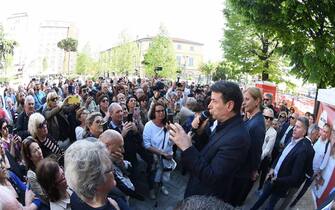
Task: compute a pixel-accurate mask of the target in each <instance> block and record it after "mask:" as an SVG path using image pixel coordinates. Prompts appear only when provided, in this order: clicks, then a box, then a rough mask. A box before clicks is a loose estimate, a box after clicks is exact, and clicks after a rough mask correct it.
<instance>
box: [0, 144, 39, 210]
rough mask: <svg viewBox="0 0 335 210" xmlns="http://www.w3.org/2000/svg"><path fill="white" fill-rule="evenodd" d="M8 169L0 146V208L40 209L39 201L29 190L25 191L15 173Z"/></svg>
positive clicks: (25, 187) (24, 185) (23, 185)
mask: <svg viewBox="0 0 335 210" xmlns="http://www.w3.org/2000/svg"><path fill="white" fill-rule="evenodd" d="M9 167H10V166H9V162H8V160H7V158H6V156H5V155H4V150H3V148H2V147H1V146H0V207H2V208H3V209H6V208H10V209H22V208H23V209H29V210H36V209H38V208H39V207H41V200H40V199H38V198H35V194H34V193H33V192H32V191H31V190H27V186H26V184H24V183H23V182H22V181H21V180H20V178H19V177H18V176H16V174H15V173H13V172H12V171H9V170H8V168H9ZM23 205H25V206H24V207H23Z"/></svg>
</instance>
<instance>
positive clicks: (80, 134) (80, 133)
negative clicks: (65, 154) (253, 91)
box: [75, 107, 90, 140]
mask: <svg viewBox="0 0 335 210" xmlns="http://www.w3.org/2000/svg"><path fill="white" fill-rule="evenodd" d="M89 113H90V112H89V111H88V110H87V109H86V108H85V107H82V108H80V109H78V110H77V112H76V119H77V120H78V122H80V125H78V126H77V127H76V129H75V133H76V139H77V140H81V139H83V138H84V134H85V129H86V118H87V115H88V114H89Z"/></svg>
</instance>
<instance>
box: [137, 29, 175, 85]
mask: <svg viewBox="0 0 335 210" xmlns="http://www.w3.org/2000/svg"><path fill="white" fill-rule="evenodd" d="M143 63H144V64H145V74H146V76H149V77H154V76H155V71H154V69H155V67H158V66H160V67H162V68H163V70H162V71H159V72H157V76H158V77H165V78H170V79H175V78H176V71H177V70H178V66H177V62H176V54H175V52H174V48H173V44H172V41H171V39H170V38H169V37H168V36H167V32H166V30H164V29H163V28H162V27H161V28H160V33H159V34H158V35H157V36H156V37H154V38H153V40H152V42H151V43H150V47H149V49H148V51H147V53H146V54H145V55H144V62H143Z"/></svg>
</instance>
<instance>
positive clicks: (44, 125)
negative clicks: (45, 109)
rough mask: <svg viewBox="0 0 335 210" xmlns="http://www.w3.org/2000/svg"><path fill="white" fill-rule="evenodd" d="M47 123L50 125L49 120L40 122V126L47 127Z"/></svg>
mask: <svg viewBox="0 0 335 210" xmlns="http://www.w3.org/2000/svg"><path fill="white" fill-rule="evenodd" d="M47 125H48V124H47V122H46V121H44V122H42V123H40V124H39V125H38V128H46V127H47Z"/></svg>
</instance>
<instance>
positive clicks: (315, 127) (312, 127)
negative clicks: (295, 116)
mask: <svg viewBox="0 0 335 210" xmlns="http://www.w3.org/2000/svg"><path fill="white" fill-rule="evenodd" d="M315 131H320V128H319V126H318V124H316V123H314V124H312V125H310V126H309V128H308V136H310V135H311V134H312V133H314V132H315Z"/></svg>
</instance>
